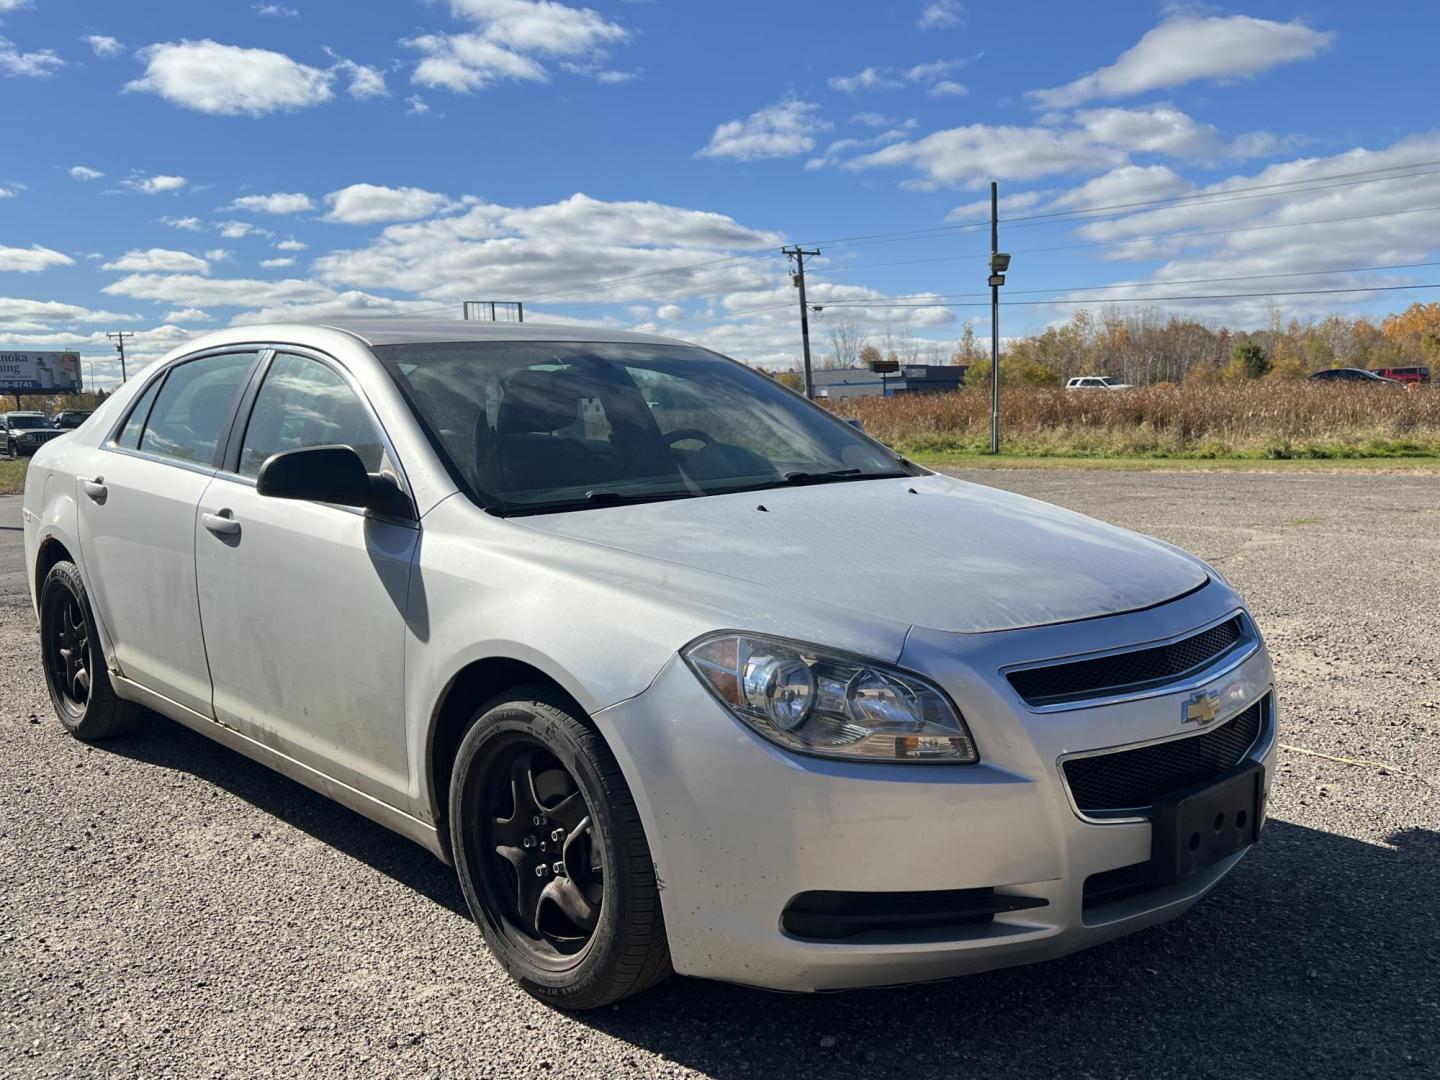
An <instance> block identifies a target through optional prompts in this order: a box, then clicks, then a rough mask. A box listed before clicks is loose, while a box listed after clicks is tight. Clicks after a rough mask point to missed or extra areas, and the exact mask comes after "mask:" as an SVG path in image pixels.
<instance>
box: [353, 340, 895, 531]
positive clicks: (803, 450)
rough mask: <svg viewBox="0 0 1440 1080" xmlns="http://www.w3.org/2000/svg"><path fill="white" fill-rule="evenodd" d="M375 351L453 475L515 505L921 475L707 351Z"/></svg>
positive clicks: (489, 502)
mask: <svg viewBox="0 0 1440 1080" xmlns="http://www.w3.org/2000/svg"><path fill="white" fill-rule="evenodd" d="M375 354H376V355H377V356H378V357H379V358H380V359H381V362H382V363H384V365H385V366H386V368H387V370H388V371H389V372H390V374H391V377H392V378H394V379H395V381H396V383H397V384H398V385H399V386H400V389H401V391H402V392H403V393H404V394H405V396H406V398H407V399H408V400H409V401H410V403H411V405H412V407H413V408H414V409H415V411H416V413H417V414H418V415H419V417H420V419H421V421H422V422H423V424H424V426H425V427H426V428H428V430H429V433H430V435H431V437H432V439H433V441H434V442H435V444H436V448H437V449H438V450H439V451H440V453H441V454H442V456H443V457H444V458H445V459H446V460H447V464H448V465H449V466H450V468H451V471H452V473H454V474H455V475H456V476H457V479H459V480H460V481H461V482H462V485H463V486H465V487H466V488H468V489H469V492H470V494H471V495H472V497H474V498H476V499H477V501H479V502H480V503H481V504H482V505H485V506H488V507H491V508H492V509H495V510H496V511H497V512H501V513H523V512H541V511H550V510H554V511H560V510H576V509H585V508H588V507H594V506H605V505H613V504H615V503H618V502H641V501H653V500H658V499H674V498H690V497H696V496H705V495H716V494H723V493H726V492H732V491H747V490H755V489H759V488H765V487H777V486H782V485H787V484H805V483H821V482H831V481H851V480H867V479H875V478H880V477H893V476H903V475H908V472H907V471H906V467H905V466H903V465H902V463H901V462H900V461H899V460H898V459H897V458H896V457H895V455H894V454H893V453H891V452H889V451H887V450H886V449H885V448H884V447H882V446H880V445H879V444H877V443H875V442H872V441H871V440H869V439H868V438H866V437H864V436H863V435H861V434H860V433H859V432H857V431H856V430H855V429H854V428H852V427H850V426H849V425H848V424H845V423H844V422H842V421H840V420H837V419H835V418H834V417H832V416H829V415H827V414H826V413H824V412H822V411H820V410H818V409H816V408H815V407H813V406H812V405H810V404H808V403H807V402H805V401H804V399H802V398H800V397H797V396H796V395H795V394H793V393H791V392H790V391H789V390H786V389H785V388H784V387H783V386H780V385H779V384H777V383H776V382H775V381H774V380H773V379H771V378H769V377H767V376H765V375H762V374H760V373H759V372H756V371H753V370H752V369H750V368H746V367H744V366H742V365H740V364H736V363H733V362H732V361H729V360H726V359H725V358H723V357H721V356H717V355H715V354H714V353H711V352H707V351H706V350H704V349H698V348H692V347H685V346H668V345H641V344H627V343H597V342H455V343H441V344H426V345H389V346H382V347H379V348H377V349H376V350H375Z"/></svg>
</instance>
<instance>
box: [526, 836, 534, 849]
mask: <svg viewBox="0 0 1440 1080" xmlns="http://www.w3.org/2000/svg"><path fill="white" fill-rule="evenodd" d="M524 844H525V846H526V847H534V846H535V837H533V836H527V837H525V840H524Z"/></svg>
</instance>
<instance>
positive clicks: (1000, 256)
mask: <svg viewBox="0 0 1440 1080" xmlns="http://www.w3.org/2000/svg"><path fill="white" fill-rule="evenodd" d="M1009 269H1010V256H1009V255H1007V254H1006V253H1005V252H1003V251H1001V250H1000V185H998V184H997V183H995V181H993V180H992V181H990V279H989V285H990V452H991V453H992V454H998V453H1000V286H1001V285H1004V284H1005V271H1006V270H1009Z"/></svg>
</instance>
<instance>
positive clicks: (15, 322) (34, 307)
mask: <svg viewBox="0 0 1440 1080" xmlns="http://www.w3.org/2000/svg"><path fill="white" fill-rule="evenodd" d="M135 318H136V316H134V315H125V314H122V313H120V312H116V311H94V310H92V309H90V308H85V307H81V306H80V305H78V304H65V303H61V302H59V301H57V300H23V299H18V298H16V297H9V296H0V327H4V328H5V329H6V330H10V331H14V330H36V329H41V328H43V327H46V326H48V325H50V324H53V323H98V322H103V323H115V322H133V321H135ZM11 340H12V341H13V343H14V344H16V345H29V344H39V343H38V342H32V341H25V340H21V339H15V338H12V339H11ZM101 340H102V341H103V340H104V338H103V337H102V338H101Z"/></svg>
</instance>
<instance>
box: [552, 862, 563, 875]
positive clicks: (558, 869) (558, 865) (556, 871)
mask: <svg viewBox="0 0 1440 1080" xmlns="http://www.w3.org/2000/svg"><path fill="white" fill-rule="evenodd" d="M550 870H551V872H552V873H554V874H564V873H565V864H564V863H558V862H557V863H556V864H555V865H554V866H552V867H551V868H550Z"/></svg>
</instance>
